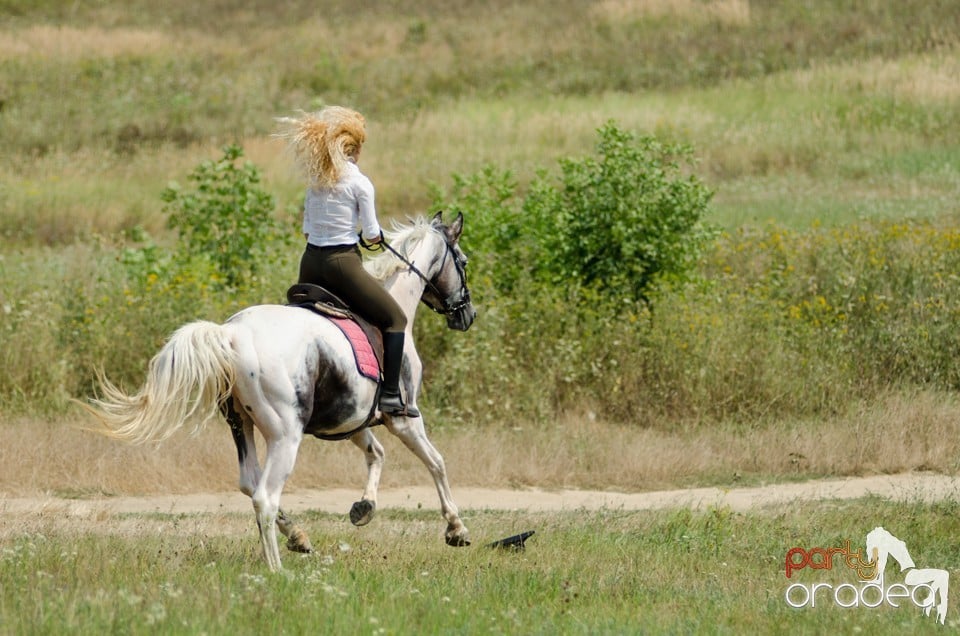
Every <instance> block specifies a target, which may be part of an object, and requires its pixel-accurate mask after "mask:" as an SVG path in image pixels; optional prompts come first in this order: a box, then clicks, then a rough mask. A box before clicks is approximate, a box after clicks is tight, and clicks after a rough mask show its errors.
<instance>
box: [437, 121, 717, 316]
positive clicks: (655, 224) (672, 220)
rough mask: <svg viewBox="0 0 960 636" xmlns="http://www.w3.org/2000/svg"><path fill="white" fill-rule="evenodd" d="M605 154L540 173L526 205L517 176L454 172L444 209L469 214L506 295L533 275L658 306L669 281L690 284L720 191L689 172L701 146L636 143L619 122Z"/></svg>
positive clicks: (604, 136)
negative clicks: (656, 293) (656, 296)
mask: <svg viewBox="0 0 960 636" xmlns="http://www.w3.org/2000/svg"><path fill="white" fill-rule="evenodd" d="M598 136H599V140H598V142H597V149H596V154H597V156H596V157H586V158H582V159H565V160H562V161H561V162H560V169H561V173H560V176H559V178H556V179H552V178H551V177H550V176H549V175H548V174H546V173H544V172H541V173H540V174H539V176H538V178H537V179H536V180H535V182H534V183H533V184H532V185H531V187H530V190H529V192H528V193H527V194H526V196H525V197H524V198H522V199H520V198H519V197H518V196H517V195H516V193H515V190H516V182H515V181H514V180H513V179H512V176H511V175H510V173H509V172H497V171H496V170H494V169H493V168H486V169H484V170H483V171H482V172H481V173H479V174H477V175H474V176H472V177H461V176H455V178H454V189H453V192H452V195H451V196H450V197H449V198H446V199H445V198H444V195H443V193H442V192H439V191H438V192H436V193H435V197H434V198H435V204H436V205H438V206H440V207H452V208H454V209H458V210H462V211H466V212H467V214H468V215H470V219H471V221H470V238H469V239H468V240H469V241H470V245H472V246H476V247H477V248H479V251H480V254H481V256H482V257H484V260H485V262H486V263H488V264H489V267H490V274H491V275H492V276H493V278H494V280H495V281H496V284H497V286H498V287H499V289H501V290H502V291H505V292H510V291H511V290H513V289H514V287H515V285H516V283H517V281H518V280H519V279H520V278H521V277H523V276H524V275H525V274H528V275H530V276H532V277H533V278H534V279H536V280H539V281H540V282H541V283H543V284H546V285H551V286H560V287H564V288H568V289H570V290H572V291H573V292H574V296H576V297H578V298H580V299H581V300H590V301H598V300H599V301H600V302H601V303H612V304H614V305H616V306H621V305H622V302H623V301H628V302H630V301H637V300H642V301H644V302H649V300H650V292H651V291H652V290H653V288H654V287H656V285H657V284H658V283H659V282H660V281H662V280H672V281H682V280H685V279H687V278H688V277H689V276H690V275H691V273H692V272H693V271H694V268H695V267H696V264H697V259H698V258H699V256H700V253H701V250H702V249H703V247H704V245H705V244H706V243H707V242H708V241H709V240H710V239H711V238H713V236H714V232H713V231H712V230H710V229H709V228H708V227H706V226H705V225H704V223H703V221H702V219H703V216H704V214H705V213H706V210H707V206H708V204H709V202H710V199H711V197H712V192H710V190H709V189H708V188H707V187H706V186H705V185H703V183H702V182H701V181H700V180H699V179H698V178H697V177H696V176H694V175H685V174H684V173H683V170H682V169H683V164H684V163H689V162H690V159H691V155H692V150H691V149H690V148H689V147H688V146H683V145H672V144H664V143H661V142H659V141H657V140H656V139H655V138H653V137H639V138H637V137H635V136H634V135H632V134H631V133H628V132H625V131H622V130H620V129H619V128H618V127H617V126H616V125H615V124H614V123H613V122H609V123H607V124H606V125H605V126H603V127H602V128H600V130H599V131H598Z"/></svg>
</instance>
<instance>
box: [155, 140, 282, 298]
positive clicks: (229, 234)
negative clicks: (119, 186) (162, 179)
mask: <svg viewBox="0 0 960 636" xmlns="http://www.w3.org/2000/svg"><path fill="white" fill-rule="evenodd" d="M242 156H243V150H242V149H241V148H240V147H239V146H236V145H230V146H225V147H224V148H223V157H222V158H221V159H219V160H218V161H203V162H202V163H200V165H199V166H197V168H196V169H195V170H194V171H193V172H192V173H191V174H190V176H189V177H188V179H189V180H190V181H191V182H193V183H194V184H195V188H194V189H193V190H183V189H181V187H180V186H179V184H176V183H173V184H171V185H170V186H169V187H168V188H166V189H165V190H164V191H163V194H162V195H161V198H162V199H163V201H164V202H165V204H166V206H165V208H164V211H165V212H166V213H168V214H169V215H170V216H169V219H168V223H169V226H170V227H171V228H172V229H174V230H176V231H177V233H178V234H179V236H180V238H181V240H182V242H181V244H180V245H179V250H178V255H179V259H180V260H181V261H186V262H189V261H192V260H195V259H207V260H209V261H210V262H211V263H212V264H213V265H214V268H215V269H216V271H217V272H218V273H219V275H220V276H221V279H220V280H219V283H220V285H221V286H223V287H228V288H233V289H236V288H238V287H242V286H243V285H245V284H247V283H249V282H250V281H251V280H252V279H253V278H255V277H256V275H257V273H258V271H260V261H261V260H262V259H263V258H265V257H266V256H267V255H268V254H269V253H270V250H269V248H270V247H271V246H273V245H275V244H276V243H277V242H278V241H281V240H282V239H283V237H284V234H285V229H284V228H282V227H281V225H280V223H278V222H277V220H276V219H275V218H274V216H273V210H274V207H275V202H274V198H273V195H271V194H269V193H267V192H266V191H264V190H263V189H261V188H260V171H259V170H258V169H257V167H256V166H254V165H253V164H252V163H250V162H246V163H244V164H243V165H240V166H238V165H237V161H238V160H239V159H240V157H242Z"/></svg>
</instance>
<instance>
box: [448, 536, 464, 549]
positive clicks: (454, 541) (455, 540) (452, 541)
mask: <svg viewBox="0 0 960 636" xmlns="http://www.w3.org/2000/svg"><path fill="white" fill-rule="evenodd" d="M445 539H446V542H447V545H449V546H453V547H455V548H463V547H466V546H468V545H470V539H469V538H467V537H466V536H461V535H457V536H448V537H445Z"/></svg>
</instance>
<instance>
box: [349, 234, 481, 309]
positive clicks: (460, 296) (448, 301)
mask: <svg viewBox="0 0 960 636" xmlns="http://www.w3.org/2000/svg"><path fill="white" fill-rule="evenodd" d="M361 241H362V239H361ZM443 245H444V247H446V250H444V252H443V260H441V261H440V269H439V270H437V276H439V275H440V274H441V273H443V266H444V265H446V263H447V256H449V255H451V254H453V266H454V267H455V268H456V270H457V274H458V275H459V276H460V289H458V290H457V291H455V292H454V293H452V294H449V295H447V296H444V294H443V293H442V292H441V291H440V290H439V289H438V288H437V286H436V284H435V283H434V282H433V281H432V280H430V279H429V278H427V276H426V275H425V274H424V273H423V272H421V271H420V270H419V269H418V268H417V266H416V265H414V264H413V263H411V262H410V260H409V259H408V258H407V257H406V256H404V255H403V254H401V253H400V252H398V251H397V250H395V249H394V248H393V247H392V246H391V245H390V244H389V243H387V242H386V241H385V240H383V237H382V236H381V238H380V242H379V243H374V244H372V245H371V244H369V243H363V246H364V247H366V248H367V249H369V250H373V249H376V248H377V246H381V247H382V248H383V249H386V250H387V251H389V252H391V253H392V254H393V255H394V256H396V257H397V258H398V259H400V262H402V263H403V264H404V265H406V266H407V267H408V268H409V269H410V271H411V272H413V273H414V274H416V275H417V276H418V277H420V280H422V281H423V282H424V283H425V284H426V286H427V289H429V290H430V291H431V292H433V295H434V296H436V297H437V298H438V299H440V303H441V306H440V307H435V306H434V305H433V304H431V303H430V302H428V301H427V299H425V298H421V301H422V302H423V304H424V305H426V306H427V307H429V308H430V309H432V310H433V311H435V312H436V313H438V314H441V315H444V316H451V315H453V314H456V313H457V312H459V311H462V310H463V309H464V308H465V307H466V306H467V305H469V304H470V290H469V289H467V270H466V266H465V265H464V264H463V263H461V262H460V259H459V258H457V255H456V254H455V253H454V251H453V247H452V246H451V245H450V243H449V242H448V241H447V239H446V237H444V238H443Z"/></svg>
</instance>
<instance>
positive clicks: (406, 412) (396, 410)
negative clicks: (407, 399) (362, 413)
mask: <svg viewBox="0 0 960 636" xmlns="http://www.w3.org/2000/svg"><path fill="white" fill-rule="evenodd" d="M380 412H381V413H383V414H385V415H398V416H400V417H420V411H418V410H417V408H416V407H414V406H407V405H406V404H404V403H403V399H402V398H401V397H400V394H399V393H398V394H397V395H381V396H380Z"/></svg>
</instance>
